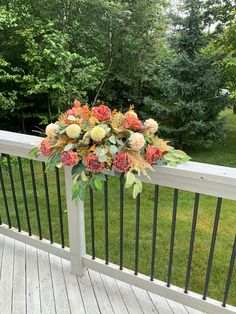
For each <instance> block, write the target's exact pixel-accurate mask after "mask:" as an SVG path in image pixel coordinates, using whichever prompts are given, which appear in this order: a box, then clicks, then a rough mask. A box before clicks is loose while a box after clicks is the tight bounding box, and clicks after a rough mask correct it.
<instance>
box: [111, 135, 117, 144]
mask: <svg viewBox="0 0 236 314" xmlns="http://www.w3.org/2000/svg"><path fill="white" fill-rule="evenodd" d="M109 141H110V142H111V143H112V144H116V138H115V136H114V135H112V136H110V137H109Z"/></svg>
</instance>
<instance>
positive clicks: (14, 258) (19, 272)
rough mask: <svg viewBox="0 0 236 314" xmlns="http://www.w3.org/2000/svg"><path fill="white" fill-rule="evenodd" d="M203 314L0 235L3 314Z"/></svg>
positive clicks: (1, 306) (0, 306) (0, 287)
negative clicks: (78, 270) (74, 268)
mask: <svg viewBox="0 0 236 314" xmlns="http://www.w3.org/2000/svg"><path fill="white" fill-rule="evenodd" d="M10 313H14V314H25V313H28V314H38V313H43V314H46V313H47V314H54V313H58V314H67V313H72V314H80V313H89V314H92V313H107V314H111V313H119V314H125V313H132V314H139V313H147V314H149V313H163V314H168V313H179V314H182V313H183V314H187V313H191V314H194V313H196V314H197V313H198V314H199V313H201V312H199V311H196V310H193V309H190V308H188V307H185V306H183V305H181V304H178V303H175V302H173V301H170V300H167V299H164V298H162V297H159V296H157V295H154V294H152V293H148V292H146V291H145V290H142V289H139V288H136V287H133V286H130V285H128V284H125V283H122V282H120V281H118V280H114V279H113V278H110V277H107V276H104V275H101V274H99V273H97V272H94V271H91V270H89V271H87V272H86V273H85V274H84V276H83V277H82V278H79V277H76V276H75V275H73V274H71V272H70V263H69V262H68V261H66V260H63V259H61V258H59V257H56V256H54V255H50V254H47V253H45V252H43V251H40V250H37V249H35V248H33V247H31V246H28V245H25V244H23V243H21V242H18V241H15V240H13V239H10V238H8V237H5V236H3V235H0V314H10Z"/></svg>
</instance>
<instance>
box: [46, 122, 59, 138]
mask: <svg viewBox="0 0 236 314" xmlns="http://www.w3.org/2000/svg"><path fill="white" fill-rule="evenodd" d="M58 131H59V126H58V124H56V123H50V124H49V125H48V126H47V127H46V130H45V133H46V135H47V137H49V138H50V139H52V140H53V139H54V138H55V137H56V135H57V133H58Z"/></svg>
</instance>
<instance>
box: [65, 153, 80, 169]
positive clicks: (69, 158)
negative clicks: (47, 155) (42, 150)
mask: <svg viewBox="0 0 236 314" xmlns="http://www.w3.org/2000/svg"><path fill="white" fill-rule="evenodd" d="M61 161H62V163H63V165H64V166H74V165H76V164H77V163H78V162H79V157H78V154H77V153H75V152H73V150H71V149H70V150H68V151H67V152H65V151H63V152H62V153H61Z"/></svg>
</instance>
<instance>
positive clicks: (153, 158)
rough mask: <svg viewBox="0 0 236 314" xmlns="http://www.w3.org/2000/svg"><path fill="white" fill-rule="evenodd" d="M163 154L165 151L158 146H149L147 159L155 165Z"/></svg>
mask: <svg viewBox="0 0 236 314" xmlns="http://www.w3.org/2000/svg"><path fill="white" fill-rule="evenodd" d="M162 155H163V153H162V151H161V149H160V148H159V147H158V146H151V147H148V148H147V150H146V161H147V162H148V163H149V164H151V165H153V164H155V163H156V162H157V161H158V160H159V159H160V158H161V157H162Z"/></svg>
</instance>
